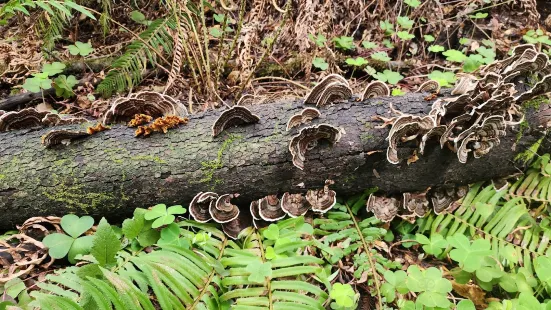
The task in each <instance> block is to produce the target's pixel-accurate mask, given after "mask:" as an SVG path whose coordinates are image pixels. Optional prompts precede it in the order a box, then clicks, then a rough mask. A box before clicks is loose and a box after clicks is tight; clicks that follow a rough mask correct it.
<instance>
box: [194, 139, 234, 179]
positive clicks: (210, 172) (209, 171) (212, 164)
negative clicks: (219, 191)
mask: <svg viewBox="0 0 551 310" xmlns="http://www.w3.org/2000/svg"><path fill="white" fill-rule="evenodd" d="M242 138H243V137H242V136H240V135H235V134H231V135H229V137H228V138H227V139H226V140H224V142H223V143H222V146H220V149H219V150H218V153H217V154H216V158H215V159H213V160H209V161H203V162H201V171H202V172H203V175H204V176H203V178H202V179H201V180H199V182H201V183H213V184H212V188H211V189H214V188H215V187H216V185H219V184H222V183H223V181H222V180H220V179H215V180H214V181H213V178H214V173H215V172H216V170H218V169H220V168H222V167H223V166H224V165H223V164H222V156H223V155H224V151H226V150H227V149H228V148H229V147H230V145H231V144H232V143H233V142H235V141H238V140H241V139H242Z"/></svg>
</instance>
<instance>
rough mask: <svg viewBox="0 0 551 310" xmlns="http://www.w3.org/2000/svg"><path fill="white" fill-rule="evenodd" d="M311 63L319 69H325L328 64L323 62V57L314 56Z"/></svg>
mask: <svg viewBox="0 0 551 310" xmlns="http://www.w3.org/2000/svg"><path fill="white" fill-rule="evenodd" d="M312 65H313V66H314V67H316V68H318V69H320V70H327V68H329V64H328V63H326V62H325V59H323V58H320V57H316V58H314V60H312Z"/></svg>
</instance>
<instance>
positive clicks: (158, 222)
mask: <svg viewBox="0 0 551 310" xmlns="http://www.w3.org/2000/svg"><path fill="white" fill-rule="evenodd" d="M186 211H187V210H186V209H185V208H184V207H182V206H180V205H177V206H172V207H169V208H168V209H167V208H166V205H165V204H158V205H156V206H154V207H153V208H151V210H149V211H147V212H146V213H145V215H144V218H145V219H146V220H148V221H149V220H153V219H154V220H155V221H153V224H151V227H152V228H159V227H161V226H163V225H168V224H170V223H172V222H174V220H175V219H176V217H175V216H174V215H175V214H184V213H186Z"/></svg>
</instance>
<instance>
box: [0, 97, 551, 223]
mask: <svg viewBox="0 0 551 310" xmlns="http://www.w3.org/2000/svg"><path fill="white" fill-rule="evenodd" d="M425 96H426V94H408V95H407V96H403V97H386V98H374V99H370V100H368V101H365V102H355V101H351V102H348V103H339V104H335V105H333V106H331V107H328V108H324V109H321V113H322V116H321V118H319V119H315V120H314V121H313V122H312V123H313V124H319V123H328V124H331V125H334V126H339V127H341V128H343V129H344V131H345V132H346V133H345V134H344V135H343V137H342V139H341V140H340V141H339V142H338V143H336V144H335V145H334V146H331V145H328V144H323V143H320V144H319V145H318V146H317V147H315V148H314V149H312V150H310V151H309V152H308V154H307V156H306V158H307V161H306V163H305V168H304V170H299V169H297V168H296V167H295V166H293V164H292V162H291V154H290V152H289V149H288V144H289V141H290V140H291V137H292V136H293V135H295V134H296V129H293V130H291V131H286V130H285V126H286V123H287V120H288V119H289V117H291V116H292V115H293V114H296V113H298V112H300V111H301V109H302V108H303V104H302V100H295V101H284V102H279V103H277V104H265V105H255V106H252V107H251V111H252V112H253V113H255V114H256V115H258V116H260V122H259V123H257V124H254V125H248V126H244V127H235V128H231V129H229V130H227V131H225V132H224V133H222V134H221V135H220V136H218V137H216V138H213V137H212V135H211V125H212V124H213V123H214V121H215V120H216V118H217V117H218V116H219V115H220V113H221V111H210V112H206V113H200V114H196V115H193V116H191V117H190V121H189V123H188V124H187V125H185V126H182V127H180V128H177V129H172V130H170V131H169V132H168V133H167V134H161V133H154V134H152V135H151V136H150V137H147V138H136V137H134V130H133V129H132V128H128V127H125V126H123V125H117V126H113V127H112V129H111V130H107V131H104V132H100V133H97V134H94V135H92V136H90V137H87V138H84V139H81V140H77V141H73V142H72V143H71V144H70V145H67V146H63V145H59V146H56V147H54V148H48V149H47V148H44V147H43V146H42V145H41V136H42V135H44V134H45V133H47V132H48V131H50V130H51V128H46V129H40V130H20V131H11V132H7V133H1V134H0V141H1V143H2V147H1V148H0V229H5V228H10V227H13V226H14V225H16V224H20V223H22V222H23V221H24V220H25V219H27V218H29V217H32V216H41V215H63V214H67V213H76V214H79V215H83V214H90V215H93V216H98V217H99V216H106V217H108V218H111V219H115V218H121V217H125V216H128V215H130V214H132V212H133V210H134V208H137V207H145V208H147V207H150V206H152V205H155V204H157V203H165V204H167V205H173V204H182V205H184V206H186V205H187V204H188V203H189V201H190V200H191V199H192V197H193V196H194V195H195V194H196V193H198V192H200V191H215V192H217V193H219V194H223V193H239V194H240V196H239V199H238V201H237V203H238V204H239V205H241V206H242V207H243V208H244V207H246V206H248V204H249V202H250V201H251V200H253V199H258V198H260V197H263V196H265V195H268V194H282V193H283V192H286V191H289V192H304V191H306V190H308V189H312V188H320V187H322V186H323V184H324V181H325V180H326V179H332V180H334V181H335V185H334V186H333V187H332V189H334V190H336V192H337V193H338V195H343V196H344V195H350V194H355V193H359V192H362V191H363V190H365V189H367V188H372V187H378V188H379V189H380V190H381V191H384V192H388V193H397V192H414V191H422V190H425V189H426V188H427V187H433V188H434V187H438V186H446V185H458V184H469V183H473V182H476V181H480V180H489V179H491V178H495V177H502V176H507V175H511V174H513V173H516V172H518V171H519V169H522V167H519V165H518V164H517V163H515V162H514V160H513V159H514V157H515V155H516V154H518V153H519V152H522V151H525V150H526V149H527V148H528V147H530V146H532V145H533V144H534V143H535V142H536V141H537V140H538V139H539V138H541V137H542V133H541V130H529V129H526V130H524V131H523V134H522V136H521V137H520V138H519V135H518V133H516V132H513V131H512V130H511V129H510V128H509V129H508V134H507V136H506V137H504V138H503V139H502V140H501V144H500V145H499V146H498V147H497V148H495V149H493V150H492V151H491V152H490V153H489V154H488V155H486V156H485V157H483V158H480V159H473V158H472V157H470V158H469V160H468V162H467V163H466V164H461V163H460V162H459V161H458V159H457V157H456V154H455V153H453V152H452V151H450V150H449V149H446V148H444V149H441V148H440V146H439V145H437V143H436V142H432V143H431V144H429V145H428V146H427V149H426V150H425V154H424V155H422V156H419V159H418V160H417V161H415V162H414V163H410V164H407V162H406V160H403V161H402V163H401V164H399V165H393V164H390V163H389V162H388V161H387V159H386V147H387V145H388V144H387V141H386V140H385V138H386V136H387V134H388V129H389V127H386V128H376V127H377V126H378V125H380V124H381V122H379V121H374V120H373V119H372V118H373V116H377V115H379V116H387V117H388V116H390V114H389V104H390V103H392V104H393V106H394V107H395V108H396V109H398V110H400V111H402V112H404V113H410V114H416V115H417V114H425V113H427V112H428V111H429V110H430V104H431V102H429V101H426V100H425V99H424V97H425ZM538 115H539V116H542V115H543V117H538ZM546 115H547V114H545V113H539V114H538V113H536V114H532V116H536V117H532V118H529V119H530V123H531V126H532V127H533V128H535V127H536V126H538V125H539V124H540V123H546V122H547V121H548V116H546ZM82 126H86V124H81V125H72V126H64V127H63V128H66V129H82ZM550 144H551V143H549V142H548V141H547V139H544V141H543V143H542V148H543V150H547V149H548V148H549V145H550ZM415 148H416V145H415V143H414V142H411V143H410V144H406V145H403V146H401V147H400V156H401V158H404V159H406V158H407V157H408V156H409V155H411V154H412V153H413V151H414V150H415Z"/></svg>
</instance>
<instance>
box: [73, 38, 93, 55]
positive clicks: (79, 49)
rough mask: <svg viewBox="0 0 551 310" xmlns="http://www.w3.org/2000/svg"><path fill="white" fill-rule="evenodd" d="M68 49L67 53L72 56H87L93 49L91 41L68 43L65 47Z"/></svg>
mask: <svg viewBox="0 0 551 310" xmlns="http://www.w3.org/2000/svg"><path fill="white" fill-rule="evenodd" d="M67 48H68V49H69V53H70V54H71V55H73V56H76V55H81V56H88V55H90V53H92V52H93V51H94V48H93V47H92V43H90V42H86V43H83V42H79V41H77V42H75V44H74V45H69V46H68V47H67Z"/></svg>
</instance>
